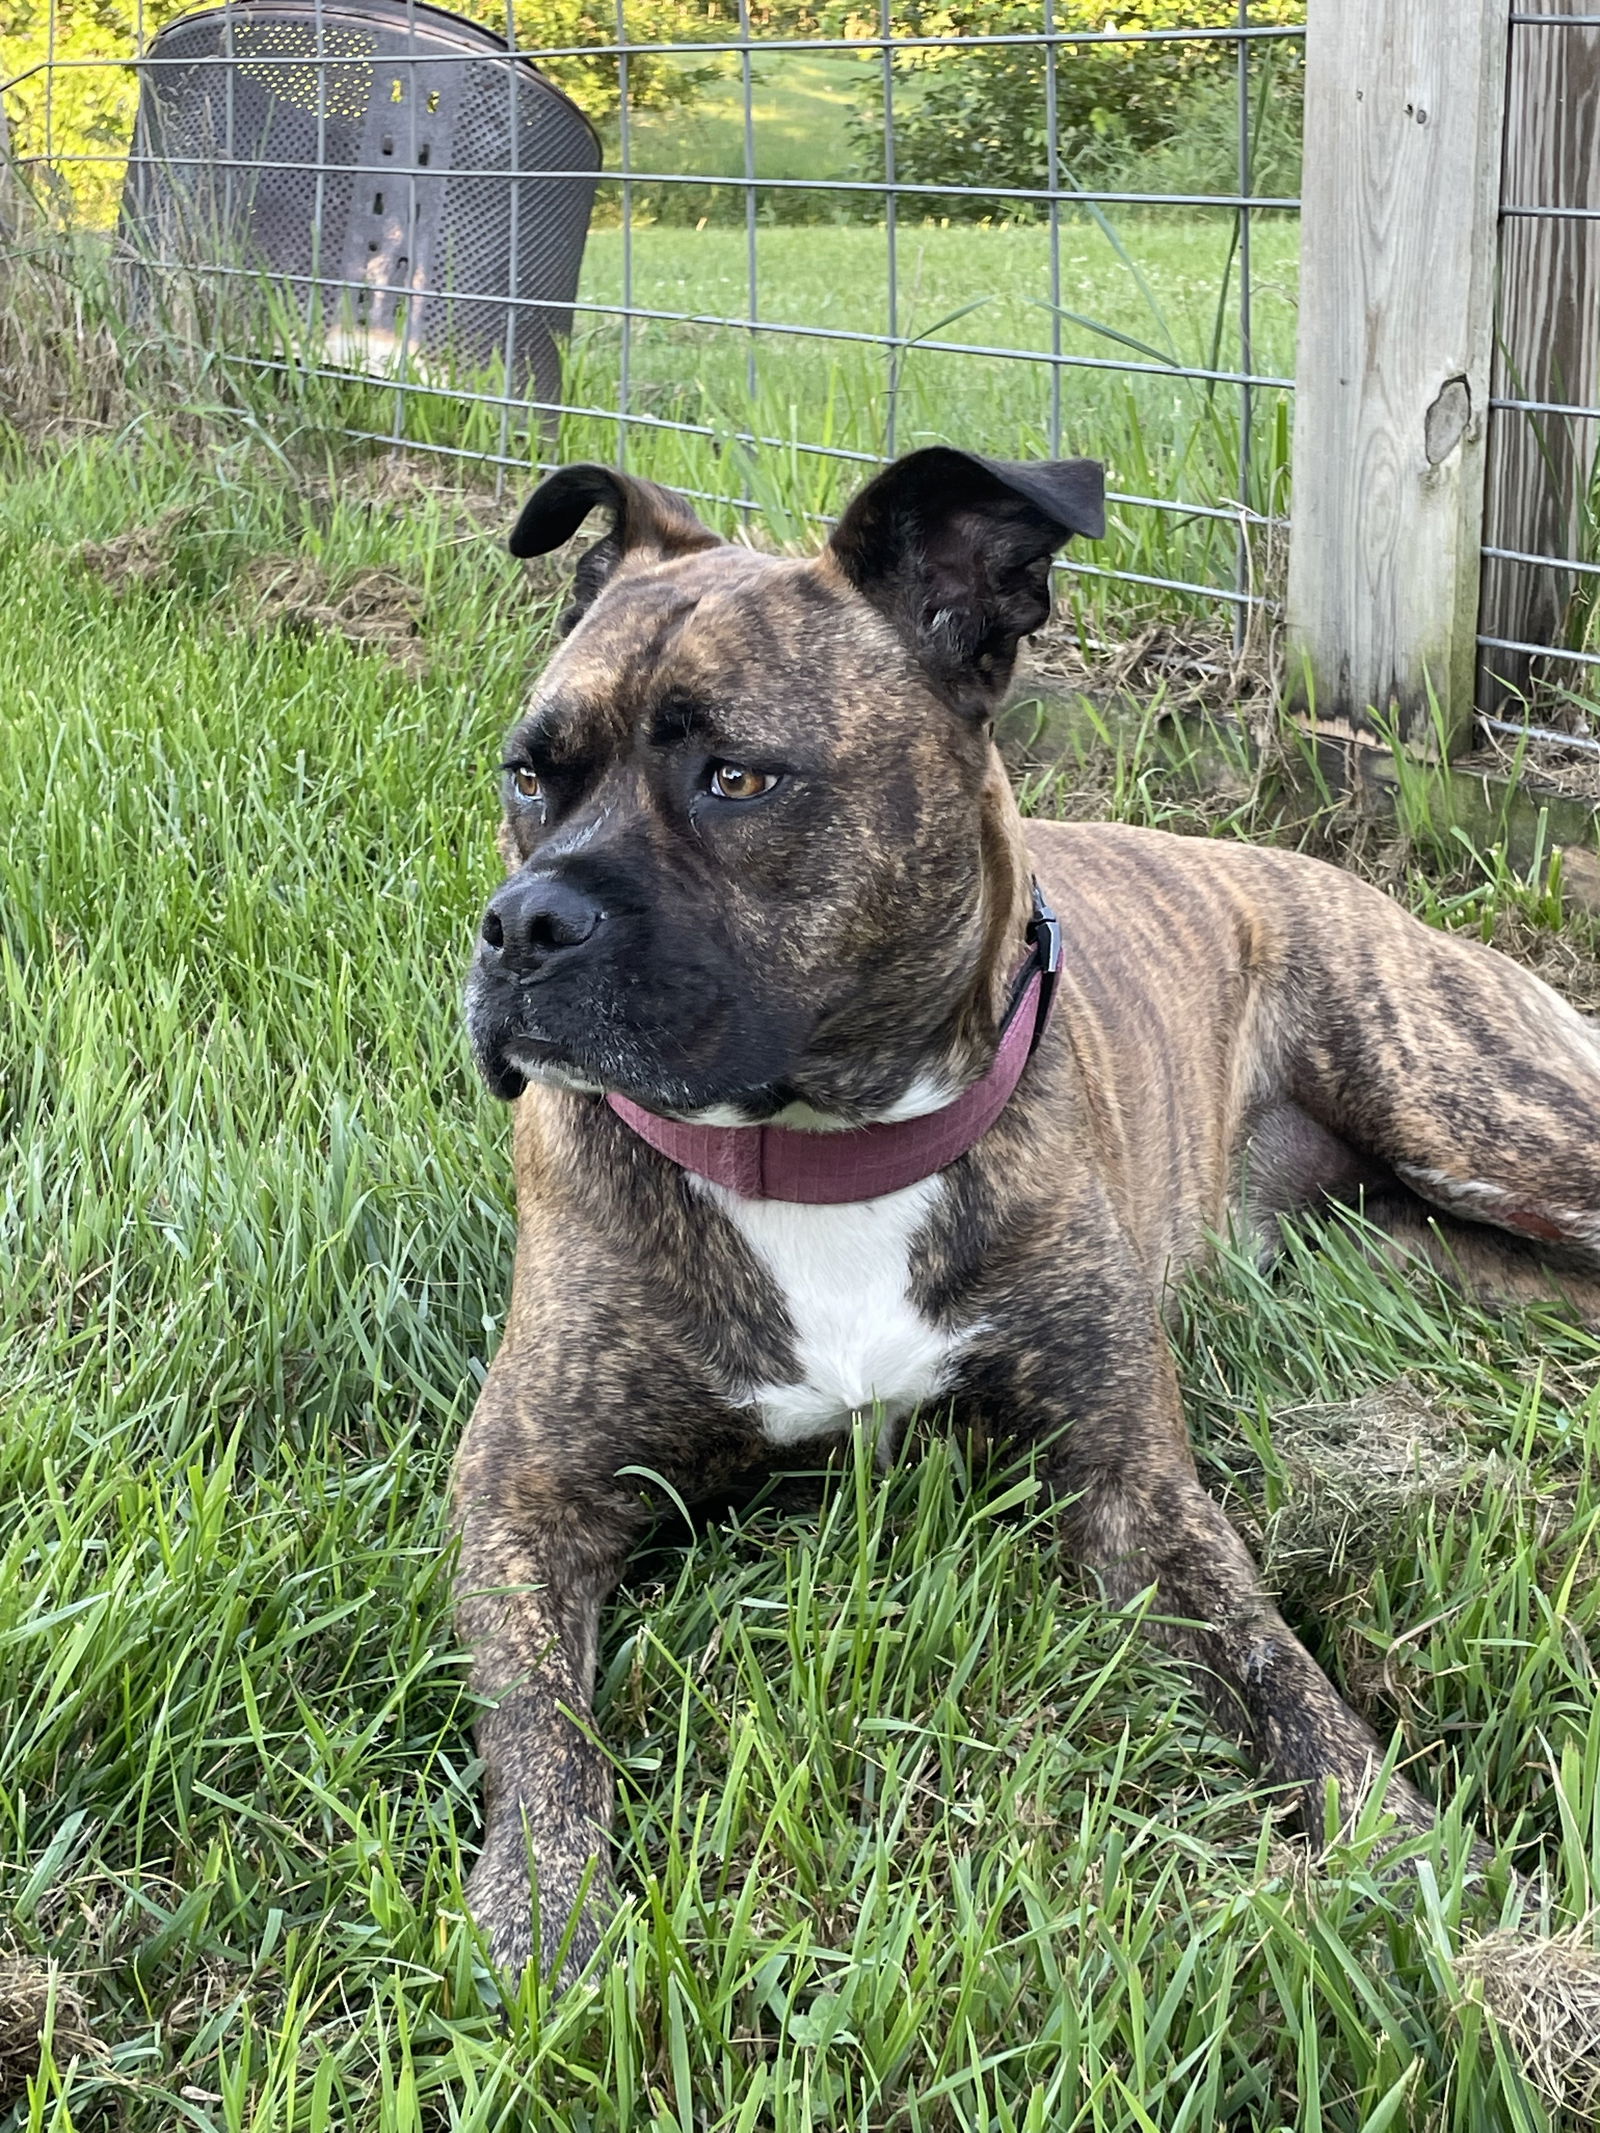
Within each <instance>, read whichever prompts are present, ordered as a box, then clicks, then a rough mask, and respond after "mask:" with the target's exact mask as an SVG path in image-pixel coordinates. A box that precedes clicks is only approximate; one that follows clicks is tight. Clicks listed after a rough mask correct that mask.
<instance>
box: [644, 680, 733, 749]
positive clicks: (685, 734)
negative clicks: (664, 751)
mask: <svg viewBox="0 0 1600 2133" xmlns="http://www.w3.org/2000/svg"><path fill="white" fill-rule="evenodd" d="M649 734H650V745H651V747H652V748H670V747H671V746H672V745H673V743H674V742H675V741H695V740H699V741H718V740H721V739H722V728H721V727H720V726H719V725H718V723H717V716H716V713H715V712H714V711H713V710H712V709H711V707H710V705H709V704H707V703H705V702H703V701H702V700H701V699H700V698H699V697H696V696H691V695H690V694H689V693H688V691H687V690H684V689H671V690H669V691H668V692H667V694H666V695H665V696H663V697H662V698H661V700H660V702H659V703H658V704H657V705H656V706H655V708H654V710H653V711H652V712H651V714H650V725H649Z"/></svg>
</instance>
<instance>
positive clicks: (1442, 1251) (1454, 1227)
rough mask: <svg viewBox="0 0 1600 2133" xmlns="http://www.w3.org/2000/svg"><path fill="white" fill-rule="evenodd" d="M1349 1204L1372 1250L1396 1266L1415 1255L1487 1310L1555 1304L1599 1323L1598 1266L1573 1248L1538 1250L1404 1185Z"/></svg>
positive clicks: (1580, 1318) (1588, 1322)
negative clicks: (1573, 1252)
mask: <svg viewBox="0 0 1600 2133" xmlns="http://www.w3.org/2000/svg"><path fill="white" fill-rule="evenodd" d="M1354 1212H1355V1213H1357V1214H1358V1215H1359V1217H1360V1222H1359V1225H1357V1224H1356V1223H1352V1224H1351V1225H1350V1226H1351V1228H1352V1230H1353V1231H1354V1232H1355V1234H1356V1238H1357V1242H1358V1243H1359V1244H1360V1246H1361V1247H1362V1249H1363V1250H1364V1251H1366V1252H1367V1253H1368V1255H1369V1256H1371V1257H1373V1258H1377V1259H1381V1260H1382V1261H1384V1262H1385V1263H1387V1264H1389V1265H1394V1266H1400V1267H1404V1266H1405V1265H1406V1264H1407V1263H1408V1262H1416V1261H1420V1262H1421V1263H1422V1265H1424V1266H1425V1267H1427V1268H1429V1269H1430V1270H1431V1271H1432V1272H1433V1273H1435V1274H1437V1275H1438V1277H1439V1279H1440V1280H1441V1281H1443V1282H1444V1283H1445V1285H1446V1286H1447V1287H1448V1288H1452V1289H1454V1290H1456V1291H1457V1292H1458V1293H1459V1294H1460V1295H1463V1296H1466V1297H1468V1298H1470V1299H1471V1301H1473V1302H1474V1303H1480V1304H1482V1305H1484V1306H1485V1307H1486V1308H1487V1309H1489V1310H1491V1311H1514V1310H1519V1309H1524V1308H1526V1307H1528V1306H1530V1305H1536V1304H1552V1305H1554V1306H1555V1307H1556V1309H1557V1310H1558V1311H1560V1312H1561V1313H1562V1315H1564V1316H1566V1317H1570V1318H1573V1319H1576V1320H1577V1322H1578V1323H1579V1324H1580V1325H1583V1326H1589V1327H1596V1328H1600V1273H1596V1272H1595V1271H1593V1270H1592V1269H1591V1268H1590V1267H1588V1266H1586V1265H1585V1264H1583V1263H1582V1262H1581V1261H1580V1260H1578V1259H1577V1258H1576V1256H1575V1255H1573V1256H1572V1257H1570V1258H1569V1257H1568V1256H1567V1255H1564V1254H1560V1253H1552V1252H1550V1251H1548V1250H1545V1251H1541V1250H1540V1249H1539V1247H1538V1246H1537V1245H1534V1244H1528V1243H1524V1242H1523V1241H1522V1239H1520V1238H1518V1237H1515V1236H1508V1235H1506V1233H1505V1232H1504V1231H1502V1230H1497V1229H1492V1228H1490V1227H1489V1225H1488V1224H1487V1223H1482V1222H1461V1221H1457V1220H1456V1219H1454V1218H1453V1217H1452V1216H1450V1215H1446V1214H1442V1213H1441V1212H1440V1211H1439V1209H1438V1208H1436V1207H1432V1206H1430V1205H1429V1204H1428V1202H1427V1201H1426V1200H1423V1199H1420V1198H1419V1197H1418V1196H1417V1194H1415V1193H1413V1192H1407V1191H1406V1190H1405V1189H1404V1187H1394V1188H1391V1189H1390V1190H1389V1191H1387V1192H1383V1191H1380V1192H1375V1193H1367V1194H1366V1195H1364V1197H1363V1198H1362V1200H1361V1203H1360V1205H1359V1207H1358V1208H1357V1209H1355V1210H1354ZM1330 1219H1332V1220H1333V1221H1335V1222H1337V1221H1338V1220H1340V1217H1339V1216H1338V1215H1335V1216H1333V1217H1331V1218H1330Z"/></svg>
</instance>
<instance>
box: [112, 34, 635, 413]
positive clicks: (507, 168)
mask: <svg viewBox="0 0 1600 2133" xmlns="http://www.w3.org/2000/svg"><path fill="white" fill-rule="evenodd" d="M599 168H600V143H599V140H598V138H597V136H596V134H595V131H594V129H593V127H592V126H591V125H590V124H589V122H588V120H587V119H586V118H585V117H584V116H583V114H582V112H581V111H579V110H578V108H577V106H576V105H575V104H574V103H572V102H571V100H570V99H569V98H568V97H566V96H564V95H563V94H562V92H561V91H560V90H559V89H557V88H556V87H555V85H554V84H553V83H551V82H549V81H547V80H546V79H545V77H544V76H543V75H542V74H540V73H539V72H538V70H537V69H536V68H535V67H532V66H530V65H529V64H528V62H527V61H526V60H524V59H520V58H516V57H514V56H513V55H512V54H511V53H510V52H509V50H508V48H507V46H506V45H505V44H504V42H503V41H502V40H501V39H500V38H498V37H496V36H495V35H494V34H493V33H492V32H491V31H488V30H484V29H480V28H479V27H478V26H477V25H476V24H475V23H471V22H468V21H465V20H464V19H463V18H462V17H461V16H459V15H452V14H448V13H446V12H445V10H444V9H442V8H437V7H423V6H417V5H408V4H407V0H339V4H337V5H335V4H319V0H303V4H302V0H229V4H228V5H226V6H223V7H216V8H206V9H204V10H202V11H200V12H198V13H195V14H192V15H184V16H181V17H179V19H178V20H177V21H175V22H171V23H169V24H168V25H167V27H166V28H165V29H164V30H162V31H161V32H160V34H159V35H158V36H157V37H155V38H154V39H152V41H151V43H150V46H149V48H148V50H147V51H146V53H145V56H144V59H143V61H142V62H141V64H140V92H139V111H138V119H137V122H136V125H135V130H134V143H133V154H132V157H131V159H130V162H129V167H128V177H127V182H126V185H125V187H124V190H123V199H122V218H121V235H122V236H123V238H124V239H125V240H126V241H127V242H128V244H129V245H130V246H131V247H132V249H133V250H134V252H135V254H136V255H137V256H142V257H144V258H146V259H161V260H166V261H170V262H171V263H173V264H176V265H181V266H189V267H193V266H218V265H220V266H224V267H228V268H236V269H242V270H244V271H245V272H246V273H248V274H259V275H262V276H270V277H271V278H272V279H273V280H274V281H277V282H279V283H287V284H289V285H290V286H291V287H292V288H293V290H294V291H295V294H296V298H297V302H298V305H299V308H300V310H301V314H302V316H303V317H304V318H305V320H306V322H307V324H308V326H309V327H310V328H311V329H312V330H313V332H314V333H317V332H320V334H321V336H322V348H323V352H324V354H325V356H326V357H328V358H331V359H333V360H335V361H343V362H350V363H354V364H355V365H356V366H357V367H359V368H361V369H368V370H383V371H385V372H388V373H392V372H393V371H394V370H395V369H396V368H398V367H399V362H400V359H401V356H402V355H405V357H406V358H407V360H408V361H409V362H410V363H411V364H412V366H413V368H414V369H415V370H416V371H418V372H420V373H421V374H422V375H424V376H428V375H431V374H433V373H435V372H438V373H440V374H454V375H459V374H460V373H461V372H462V371H470V372H482V371H483V370H485V369H486V368H488V367H489V366H490V365H492V364H493V363H494V362H495V360H496V358H500V359H503V360H504V362H505V365H506V379H507V387H508V390H511V391H513V392H518V393H531V396H532V397H534V398H536V399H541V400H552V399H554V398H556V397H557V392H558V386H559V380H560V363H559V356H558V352H557V336H559V335H562V334H565V333H566V332H567V331H568V330H569V328H570V326H571V322H572V304H573V300H574V298H575V297H576V295H577V290H578V270H579V267H580V265H581V264H582V259H583V247H584V241H585V238H586V237H587V235H588V229H589V215H590V211H591V208H592V206H593V203H594V189H595V177H594V175H593V173H596V172H598V170H599ZM562 173H566V175H561V174H562Z"/></svg>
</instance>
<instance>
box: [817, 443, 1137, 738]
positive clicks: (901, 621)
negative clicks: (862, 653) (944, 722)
mask: <svg viewBox="0 0 1600 2133" xmlns="http://www.w3.org/2000/svg"><path fill="white" fill-rule="evenodd" d="M1105 530H1106V510H1105V469H1104V468H1103V467H1102V466H1101V465H1100V462H1099V461H1098V460H1095V459H1047V460H1039V461H1036V462H1034V463H1032V464H1027V463H1024V462H1020V461H1014V460H1008V459H980V458H979V457H978V455H977V454H976V453H975V452H958V451H955V450H954V449H952V447H950V446H949V445H942V444H935V445H929V446H928V447H927V448H926V449H925V450H924V451H920V452H910V453H908V454H907V455H906V457H905V458H904V459H897V460H896V461H895V462H894V464H893V465H892V466H890V467H886V468H885V469H884V471H883V473H881V474H880V475H878V477H877V478H876V480H874V481H871V482H869V483H868V484H867V486H866V488H864V489H863V490H862V491H861V493H860V494H859V495H858V496H857V497H855V498H854V499H853V501H852V502H851V504H850V506H849V508H848V509H847V510H846V512H845V514H844V516H843V518H841V519H840V521H839V524H838V526H837V527H836V528H835V530H834V535H833V539H832V540H831V542H830V543H829V548H830V551H831V553H832V555H833V557H834V559H835V561H836V562H837V563H838V565H839V567H840V569H841V570H842V571H843V572H844V574H845V576H846V577H847V578H848V579H849V581H850V583H851V584H852V585H853V586H855V588H856V590H857V591H858V592H860V593H862V594H863V595H864V596H865V597H866V598H867V599H868V600H870V601H871V602H872V604H873V606H874V607H876V608H877V609H878V611H879V612H880V614H883V615H885V616H886V617H887V618H888V619H889V621H891V622H892V623H893V624H894V626H895V628H896V629H897V630H898V631H899V632H900V634H901V635H902V636H903V637H904V638H905V640H906V642H907V643H908V644H909V645H910V647H911V649H912V650H913V651H914V652H915V653H916V655H917V657H918V658H919V659H920V660H921V662H922V664H923V666H924V667H925V668H926V669H927V670H928V672H929V674H930V675H931V677H932V678H933V680H934V682H935V684H936V685H937V686H938V688H939V690H940V691H941V693H942V694H943V695H944V696H945V697H947V698H948V700H949V701H950V702H951V703H952V704H953V705H955V707H956V708H957V709H958V710H962V711H967V712H971V713H973V714H974V715H977V716H986V715H987V714H988V713H989V712H991V711H992V710H993V709H994V707H995V704H996V702H997V700H998V698H999V697H1000V695H1001V693H1002V691H1003V690H1004V688H1005V686H1006V684H1007V682H1008V681H1009V680H1010V678H1011V670H1012V667H1013V665H1014V664H1015V661H1016V656H1017V645H1018V642H1019V640H1020V639H1022V638H1023V637H1026V636H1028V635H1029V634H1030V632H1031V631H1033V630H1036V629H1038V627H1039V625H1040V624H1041V623H1042V622H1043V621H1044V620H1045V619H1046V617H1047V616H1048V615H1049V613H1050V558H1051V556H1052V555H1053V554H1054V553H1055V551H1056V550H1057V549H1058V548H1059V547H1061V546H1062V544H1063V543H1064V542H1066V541H1068V540H1070V539H1071V537H1072V536H1073V534H1075V533H1079V534H1084V535H1086V536H1087V537H1088V538H1089V539H1091V540H1098V539H1099V538H1100V536H1101V535H1102V534H1103V533H1104V532H1105Z"/></svg>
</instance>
